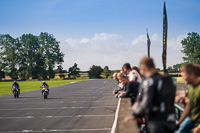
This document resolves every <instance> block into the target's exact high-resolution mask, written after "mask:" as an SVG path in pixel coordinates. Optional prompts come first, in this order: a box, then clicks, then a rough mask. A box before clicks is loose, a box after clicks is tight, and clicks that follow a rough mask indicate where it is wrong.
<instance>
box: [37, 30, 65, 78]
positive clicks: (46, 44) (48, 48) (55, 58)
mask: <svg viewBox="0 0 200 133" xmlns="http://www.w3.org/2000/svg"><path fill="white" fill-rule="evenodd" d="M59 43H60V42H58V41H56V38H54V36H53V35H52V34H48V33H47V32H44V33H43V32H42V33H41V34H40V35H39V44H40V46H41V48H40V51H41V52H42V53H43V54H42V55H43V57H44V60H45V61H44V62H45V63H44V67H45V68H46V70H47V72H48V74H49V77H50V78H54V76H55V73H54V71H53V68H54V67H55V64H59V63H61V62H64V61H63V57H64V54H63V53H62V52H60V47H59Z"/></svg>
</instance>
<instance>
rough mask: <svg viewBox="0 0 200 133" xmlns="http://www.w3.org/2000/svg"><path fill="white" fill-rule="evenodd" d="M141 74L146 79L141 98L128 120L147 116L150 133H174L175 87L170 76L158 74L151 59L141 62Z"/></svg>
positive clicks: (143, 83) (147, 58)
mask: <svg viewBox="0 0 200 133" xmlns="http://www.w3.org/2000/svg"><path fill="white" fill-rule="evenodd" d="M140 73H141V75H142V76H144V77H145V79H144V80H143V82H142V83H141V87H142V89H140V91H141V92H142V93H141V96H140V98H139V99H140V101H139V103H140V104H138V105H137V107H136V108H135V109H134V111H133V114H132V116H129V117H127V118H125V121H126V120H131V119H135V118H138V117H141V115H144V116H145V119H146V122H147V130H148V132H149V133H172V132H174V130H175V108H174V98H175V86H174V84H173V81H172V78H171V77H170V76H169V75H165V76H161V75H160V74H158V73H157V70H156V68H155V65H154V62H153V60H152V59H151V58H149V57H145V58H143V59H142V60H141V62H140Z"/></svg>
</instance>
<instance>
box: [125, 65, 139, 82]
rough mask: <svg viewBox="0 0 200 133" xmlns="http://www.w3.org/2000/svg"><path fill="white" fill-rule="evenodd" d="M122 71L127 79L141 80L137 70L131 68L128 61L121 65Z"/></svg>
mask: <svg viewBox="0 0 200 133" xmlns="http://www.w3.org/2000/svg"><path fill="white" fill-rule="evenodd" d="M123 71H124V72H125V73H126V74H127V75H128V77H129V81H137V82H141V81H142V79H141V76H140V74H139V73H138V72H137V70H135V69H134V70H132V69H131V65H130V64H129V63H125V64H124V65H123Z"/></svg>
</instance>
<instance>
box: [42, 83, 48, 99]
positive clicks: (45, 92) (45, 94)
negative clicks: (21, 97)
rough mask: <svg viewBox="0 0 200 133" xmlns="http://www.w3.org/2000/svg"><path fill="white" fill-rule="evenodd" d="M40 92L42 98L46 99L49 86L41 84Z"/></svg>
mask: <svg viewBox="0 0 200 133" xmlns="http://www.w3.org/2000/svg"><path fill="white" fill-rule="evenodd" d="M41 92H42V95H43V96H44V99H47V98H48V95H49V87H48V86H45V85H42V86H41Z"/></svg>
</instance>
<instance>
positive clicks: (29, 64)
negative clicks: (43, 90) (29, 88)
mask: <svg viewBox="0 0 200 133" xmlns="http://www.w3.org/2000/svg"><path fill="white" fill-rule="evenodd" d="M59 43H60V42H59V41H57V40H56V38H54V36H53V35H52V34H48V33H47V32H41V33H40V35H39V36H36V35H33V34H23V35H22V36H20V37H17V38H13V37H12V36H10V35H9V34H0V78H4V77H5V75H8V76H10V77H11V78H12V79H18V76H20V77H21V78H23V79H28V78H30V77H32V78H33V79H35V78H40V77H42V78H47V76H49V78H53V77H54V76H55V72H54V70H53V69H54V67H55V66H56V65H57V67H58V69H59V68H62V63H63V62H64V60H63V58H64V54H63V53H62V52H61V51H60V46H59Z"/></svg>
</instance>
